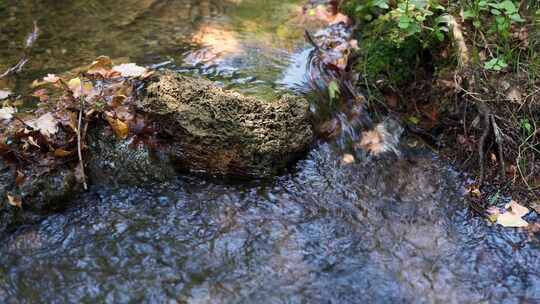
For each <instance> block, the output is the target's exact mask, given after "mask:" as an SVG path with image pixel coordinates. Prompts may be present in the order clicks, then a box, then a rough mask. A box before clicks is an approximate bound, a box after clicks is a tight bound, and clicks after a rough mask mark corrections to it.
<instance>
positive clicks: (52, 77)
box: [43, 74, 60, 83]
mask: <svg viewBox="0 0 540 304" xmlns="http://www.w3.org/2000/svg"><path fill="white" fill-rule="evenodd" d="M43 81H44V82H48V83H57V82H59V81H60V78H58V76H56V75H54V74H47V76H45V77H43Z"/></svg>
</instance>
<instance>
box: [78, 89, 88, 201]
mask: <svg viewBox="0 0 540 304" xmlns="http://www.w3.org/2000/svg"><path fill="white" fill-rule="evenodd" d="M82 83H83V81H82V80H81V96H79V101H80V105H81V106H80V109H79V123H78V126H77V152H78V154H79V166H80V167H81V178H82V182H83V187H84V190H88V185H87V183H86V174H85V173H84V161H83V156H82V145H81V138H82V136H81V127H82V117H83V113H84V96H83V95H82V92H83V84H82Z"/></svg>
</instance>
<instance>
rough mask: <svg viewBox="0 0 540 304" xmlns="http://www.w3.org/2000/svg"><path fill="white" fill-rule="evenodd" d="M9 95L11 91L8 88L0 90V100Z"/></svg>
mask: <svg viewBox="0 0 540 304" xmlns="http://www.w3.org/2000/svg"><path fill="white" fill-rule="evenodd" d="M10 95H11V91H8V90H0V100H4V99H6V98H8V97H9V96H10Z"/></svg>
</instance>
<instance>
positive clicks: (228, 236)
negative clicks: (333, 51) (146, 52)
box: [0, 0, 540, 303]
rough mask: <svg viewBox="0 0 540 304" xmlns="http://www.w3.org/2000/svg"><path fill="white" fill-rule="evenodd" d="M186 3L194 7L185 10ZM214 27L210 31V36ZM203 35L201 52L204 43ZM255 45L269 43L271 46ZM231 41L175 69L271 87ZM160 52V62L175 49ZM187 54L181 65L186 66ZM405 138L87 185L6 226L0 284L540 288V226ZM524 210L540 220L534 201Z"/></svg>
mask: <svg viewBox="0 0 540 304" xmlns="http://www.w3.org/2000/svg"><path fill="white" fill-rule="evenodd" d="M158 2H159V1H158ZM202 2H205V3H208V4H209V5H208V7H210V8H212V7H214V9H211V10H208V11H209V12H210V13H209V14H208V15H207V16H206V17H205V18H203V19H204V20H205V22H208V21H211V22H210V23H211V24H213V25H214V29H216V27H217V29H218V30H219V29H221V27H225V28H226V29H227V30H230V28H228V27H227V24H229V23H227V20H229V21H230V19H229V18H230V15H228V14H234V12H238V11H242V10H243V9H246V8H253V7H257V5H261V4H260V3H263V2H264V3H266V1H249V0H244V1H242V2H240V3H235V2H234V3H233V2H231V3H229V2H226V3H229V4H228V5H230V6H228V7H229V9H225V10H219V9H218V8H219V7H217V8H216V6H217V4H219V3H225V2H222V1H208V2H206V1H200V2H199V1H197V3H202ZM270 2H271V1H270ZM97 3H99V1H98V2H97ZM107 3H108V2H107ZM180 3H183V4H188V3H192V4H193V6H194V7H197V5H196V4H197V3H195V2H192V1H166V2H161V5H156V6H153V7H152V9H150V10H149V11H147V12H146V13H143V14H141V15H140V16H141V17H139V18H137V19H138V22H144V21H145V20H146V21H147V22H148V21H149V20H159V22H158V21H155V22H157V23H160V24H164V27H165V26H169V25H170V24H171V23H168V22H166V21H167V20H168V21H171V20H176V19H174V16H170V15H168V18H171V19H165V20H162V19H159V18H158V16H162V15H160V14H159V12H177V10H175V9H173V8H177V5H178V4H180ZM279 3H282V2H281V1H280V2H279ZM279 3H277V2H276V3H272V5H271V6H270V7H266V6H264V5H263V6H262V7H258V10H259V11H264V12H265V13H263V12H259V13H257V14H256V15H257V19H255V20H257V21H258V22H259V23H262V24H264V23H265V22H264V21H265V20H268V19H264V18H263V19H261V15H262V16H273V15H277V12H276V10H275V9H274V10H272V7H273V6H279ZM265 5H266V4H265ZM171 6H172V7H171ZM199 8H200V10H201V11H204V10H205V8H204V7H203V6H199ZM66 10H67V11H68V12H71V10H70V8H69V7H67V8H66ZM295 12H296V11H295ZM181 13H182V14H183V13H185V12H183V11H182V12H177V14H179V15H180V14H181ZM59 17H60V16H59ZM154 17H155V18H154ZM179 19H180V20H183V19H182V18H179ZM224 20H225V21H224ZM244 21H246V20H245V19H244ZM172 23H174V22H172ZM245 23H246V24H249V22H245ZM270 23H271V22H270ZM279 28H280V27H279V26H276V27H272V29H273V30H275V31H277V30H278V29H279ZM215 32H216V31H210V30H205V31H204V33H207V37H208V33H215ZM218 32H219V31H218ZM229 33H230V31H229ZM233 33H234V31H233ZM272 33H273V32H272ZM129 34H132V32H130V31H128V33H125V35H126V36H130V35H129ZM202 36H204V35H202ZM233 36H234V37H244V36H243V35H242V34H238V35H233ZM248 36H249V35H248ZM300 37H301V36H300ZM244 38H245V37H244ZM296 39H301V41H303V38H298V37H297V38H296ZM200 40H204V39H200ZM208 40H212V39H208ZM293 40H294V39H293ZM238 41H239V45H243V44H244V43H246V40H243V39H239V40H238ZM248 41H251V42H252V40H249V39H248ZM246 44H248V45H249V43H246ZM297 45H300V46H299V47H298V48H292V50H288V51H284V49H281V48H278V50H277V51H276V49H275V48H274V49H271V50H273V51H276V53H280V54H281V53H286V52H291V53H289V55H288V56H284V57H285V58H288V60H285V61H284V62H279V63H278V64H276V65H272V66H273V67H276V66H277V67H279V68H277V71H278V72H277V73H276V74H277V75H278V76H276V78H275V79H277V80H280V79H285V77H282V76H284V74H286V72H285V71H291V70H292V71H302V72H305V69H302V68H305V67H306V65H303V62H305V61H301V60H296V59H297V58H299V57H300V58H305V57H302V56H301V54H305V53H306V49H308V53H309V52H311V49H310V46H309V45H307V44H304V43H303V42H301V43H297ZM206 47H208V46H206ZM194 48H195V50H193V49H192V50H191V51H194V52H196V51H197V50H196V47H194ZM201 49H204V48H201ZM94 51H95V50H94ZM207 51H208V50H207V49H206V50H204V51H203V52H202V53H198V52H196V53H197V54H199V55H200V54H208V52H207ZM256 53H257V54H258V56H259V55H260V56H262V58H266V57H265V54H267V53H265V52H256ZM189 54H192V52H189V53H188V54H186V56H189ZM227 54H228V55H227V56H231V57H227V56H226V57H225V59H223V58H221V59H223V60H217V61H212V63H211V64H208V65H205V64H201V65H199V66H198V67H192V68H191V69H187V68H186V67H184V68H180V67H177V68H176V69H177V70H179V71H177V72H180V70H181V72H183V73H188V74H189V73H199V72H205V71H206V72H208V71H212V72H209V73H214V72H215V73H216V74H219V73H221V74H219V75H221V76H216V74H212V76H214V77H223V78H226V79H227V81H231V80H233V82H234V81H238V82H237V83H236V85H239V83H242V82H244V84H245V85H246V87H247V88H248V89H247V90H248V91H249V90H252V89H253V88H257V86H258V85H261V86H262V89H263V91H264V90H265V89H266V88H268V86H267V85H269V84H270V83H271V82H272V81H263V82H262V83H260V82H258V81H257V79H249V80H246V79H242V80H239V79H237V77H240V76H241V75H245V74H243V73H247V72H246V71H248V72H249V71H250V68H253V66H250V65H251V64H253V62H256V60H253V61H250V60H245V57H241V56H240V57H235V55H231V53H227ZM244 54H245V53H244ZM299 54H300V55H299ZM156 56H157V55H156ZM176 56H178V57H182V56H180V55H178V54H176ZM93 57H95V56H93ZM93 57H92V58H93ZM157 57H159V56H157ZM164 57H166V56H164ZM164 57H160V58H159V60H156V64H157V63H159V62H165V61H164V60H165V59H168V58H164ZM198 58H200V57H198ZM216 58H218V59H219V58H220V57H219V56H217V57H216ZM216 58H213V59H212V60H216ZM238 58H244V60H242V59H238ZM253 58H258V57H257V56H255V57H253ZM277 58H283V57H277ZM289 59H290V61H289ZM179 61H180V60H179ZM179 61H178V62H175V63H173V65H178V66H180V65H182V64H180V63H179ZM238 61H240V63H241V64H239V65H237V66H236V67H237V70H235V71H234V72H235V73H233V72H230V69H229V68H230V65H231V64H234V63H238ZM263 61H264V60H263ZM36 64H38V63H36ZM169 64H171V63H169ZM169 64H167V65H169ZM289 68H290V69H289ZM186 70H189V71H186ZM227 71H229V72H227ZM227 73H229V74H227ZM42 76H44V74H41V75H40V76H39V77H42ZM240 78H242V77H240ZM300 78H301V77H300ZM287 79H291V78H287ZM294 79H298V78H294ZM227 81H225V82H227ZM245 82H247V83H245ZM275 83H279V81H276V82H275ZM224 85H225V86H227V84H224ZM274 85H275V84H274ZM310 101H313V100H310ZM349 114H355V113H349ZM342 121H346V120H342ZM111 135H113V134H111ZM109 138H114V137H109ZM401 145H402V146H400V152H401V153H400V156H399V157H398V156H393V155H389V156H388V157H382V158H380V159H377V158H373V157H356V158H355V161H352V162H350V161H344V158H343V152H344V151H343V149H342V148H343V146H341V145H334V144H332V143H324V142H318V143H315V145H314V146H313V148H312V149H311V150H310V151H309V153H308V155H307V156H306V157H305V158H303V159H302V160H300V161H299V162H298V163H296V164H295V165H294V166H293V167H292V168H290V170H288V171H286V172H284V173H282V174H280V175H279V176H277V177H276V178H274V179H271V180H265V181H251V182H245V183H234V182H233V183H229V182H225V181H223V180H209V179H205V178H201V177H196V176H193V175H184V174H175V177H174V178H169V179H167V180H165V181H160V182H155V181H148V180H146V181H142V182H139V183H138V184H136V185H128V184H124V185H112V184H109V183H105V184H95V185H93V186H92V185H91V186H90V189H89V191H87V192H84V193H79V194H78V195H77V196H75V197H74V198H73V199H72V200H70V202H71V203H72V207H70V208H68V210H64V211H63V212H58V213H55V214H53V215H50V216H48V217H46V218H44V219H43V220H41V221H40V222H39V223H37V224H35V225H29V226H24V227H20V228H19V229H18V230H17V231H15V232H14V233H11V234H9V235H7V236H6V238H5V239H4V240H3V242H2V243H1V244H0V299H1V300H2V301H4V302H43V301H45V302H95V301H97V302H111V303H112V302H129V301H134V302H141V301H143V302H180V303H253V302H256V303H275V302H292V303H303V302H314V303H320V302H324V303H358V302H369V303H389V302H390V303H394V302H400V303H432V302H445V303H478V302H483V301H485V302H508V303H515V302H532V303H534V302H536V301H538V300H539V299H540V277H539V274H538V269H539V268H540V264H539V263H540V260H539V259H538V256H539V255H538V253H539V252H540V247H539V243H540V242H539V238H538V234H537V233H536V234H535V233H534V232H532V231H529V230H526V229H507V228H503V227H500V226H497V225H493V224H491V223H490V222H488V221H487V220H485V219H484V218H482V217H478V216H476V215H475V214H474V213H473V212H472V211H471V209H470V208H468V207H467V201H466V200H465V198H464V196H465V192H466V185H467V177H466V176H463V175H462V174H460V173H459V172H458V171H456V170H455V168H454V167H452V166H451V165H450V164H449V163H448V162H446V161H445V160H443V159H440V158H439V157H438V156H437V155H436V154H434V153H433V152H432V151H431V149H430V148H429V147H427V146H426V145H425V144H424V143H423V142H422V141H419V140H416V139H415V138H412V137H409V136H406V137H405V138H404V139H403V140H402V143H401ZM526 220H527V221H529V222H531V223H533V222H538V221H539V220H540V219H539V215H538V214H537V213H535V212H534V211H533V212H530V213H529V214H528V215H527V217H526Z"/></svg>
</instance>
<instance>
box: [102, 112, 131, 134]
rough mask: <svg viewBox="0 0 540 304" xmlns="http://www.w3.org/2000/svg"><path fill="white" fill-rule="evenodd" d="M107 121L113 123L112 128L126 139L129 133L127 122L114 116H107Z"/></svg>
mask: <svg viewBox="0 0 540 304" xmlns="http://www.w3.org/2000/svg"><path fill="white" fill-rule="evenodd" d="M105 118H106V119H107V121H108V122H109V125H111V128H112V129H113V131H114V133H115V134H116V136H118V137H120V138H122V139H126V138H127V137H128V135H129V126H128V124H126V123H125V122H123V121H121V120H120V119H117V118H113V117H112V116H108V115H107V116H105Z"/></svg>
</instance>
